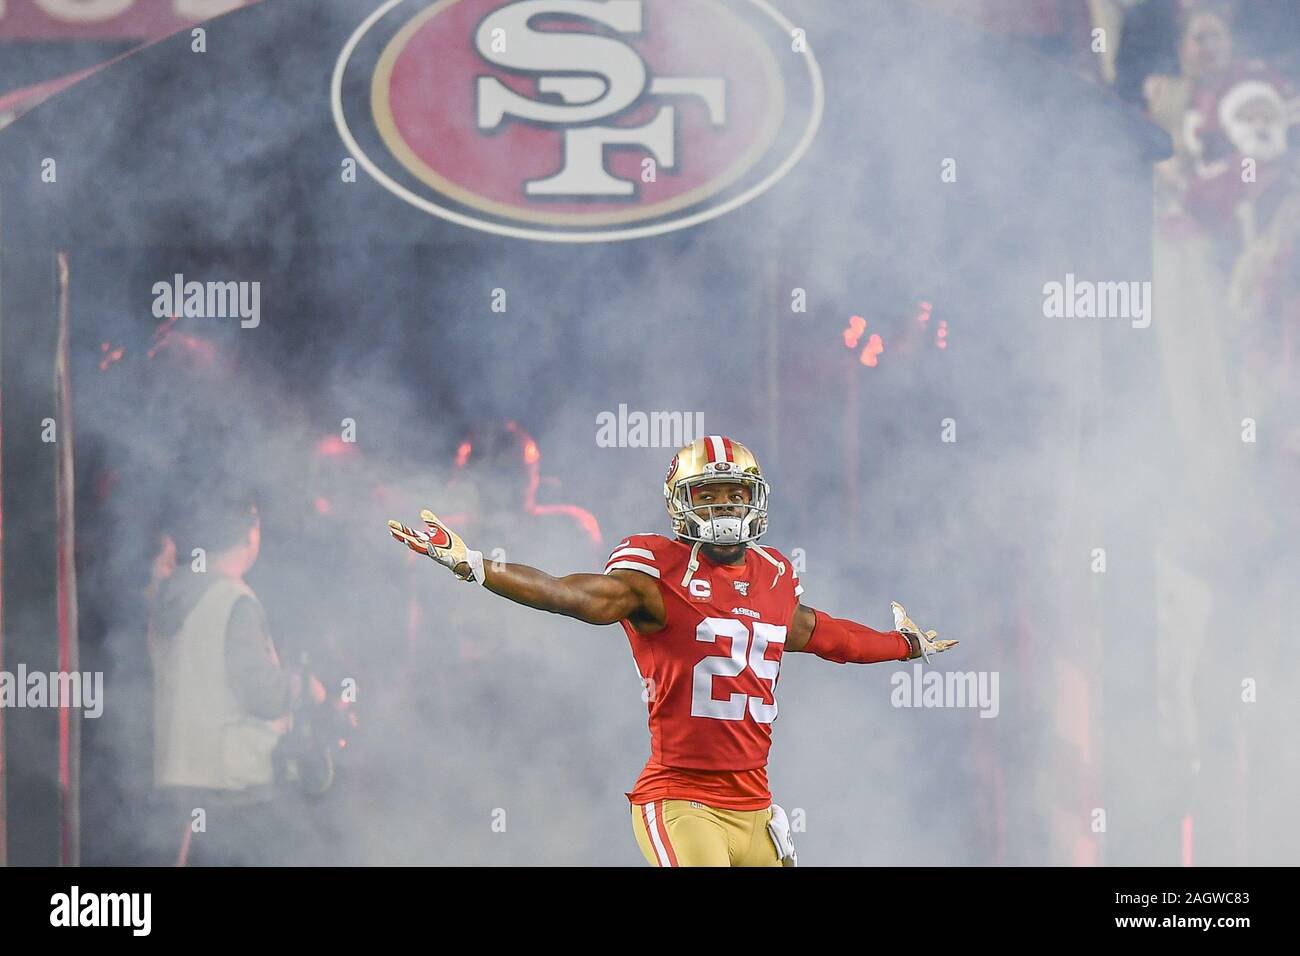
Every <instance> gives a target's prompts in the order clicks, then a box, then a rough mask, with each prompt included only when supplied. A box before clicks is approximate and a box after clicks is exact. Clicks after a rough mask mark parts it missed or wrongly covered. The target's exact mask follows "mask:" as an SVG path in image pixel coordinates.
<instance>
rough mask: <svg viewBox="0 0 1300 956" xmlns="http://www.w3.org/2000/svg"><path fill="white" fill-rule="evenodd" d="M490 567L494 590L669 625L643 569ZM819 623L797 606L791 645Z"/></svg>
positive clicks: (580, 614) (639, 626)
mask: <svg viewBox="0 0 1300 956" xmlns="http://www.w3.org/2000/svg"><path fill="white" fill-rule="evenodd" d="M484 571H485V575H486V577H487V582H486V583H487V589H488V590H489V591H491V592H493V593H494V594H499V595H501V596H502V597H504V598H509V599H510V600H511V601H514V602H515V603H516V604H523V605H525V606H526V607H535V608H537V609H539V610H542V611H550V612H551V613H553V614H563V615H564V616H565V617H571V618H574V619H575V620H579V621H583V622H585V623H587V624H616V623H618V622H619V621H622V620H624V619H626V620H628V621H629V622H631V624H632V628H633V630H635V631H636V632H637V633H638V634H653V633H655V632H656V631H660V630H663V627H664V624H665V623H666V620H667V617H666V614H665V611H664V600H663V595H662V594H660V593H659V586H658V585H657V584H656V583H655V580H654V578H652V577H650V576H649V575H646V574H642V573H641V572H640V571H626V570H623V569H618V570H615V571H611V572H610V573H609V574H566V575H565V576H564V577H559V578H557V577H554V576H553V575H550V574H547V573H546V572H545V571H539V570H537V568H530V567H529V566H528V565H526V564H494V565H488V566H486V567H485V568H484ZM816 625H817V618H816V611H814V610H813V609H812V608H810V607H808V606H806V605H803V604H800V605H799V606H798V607H796V608H795V611H794V617H793V618H792V619H791V621H790V629H789V631H788V632H787V633H786V637H785V649H786V650H787V651H802V650H803V649H804V648H805V647H807V646H808V641H809V640H811V639H812V633H813V628H814V627H816Z"/></svg>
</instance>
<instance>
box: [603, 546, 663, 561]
mask: <svg viewBox="0 0 1300 956" xmlns="http://www.w3.org/2000/svg"><path fill="white" fill-rule="evenodd" d="M626 557H633V558H649V559H650V560H651V561H653V560H654V559H655V554H654V552H653V551H647V550H646V549H645V548H619V549H618V550H617V551H615V552H614V553H613V554H611V555H610V556H609V560H611V561H613V560H614V559H615V558H626Z"/></svg>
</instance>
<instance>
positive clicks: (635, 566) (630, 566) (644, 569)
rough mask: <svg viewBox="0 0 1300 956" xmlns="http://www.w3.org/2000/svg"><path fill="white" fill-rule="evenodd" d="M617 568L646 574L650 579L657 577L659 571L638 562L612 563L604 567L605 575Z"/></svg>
mask: <svg viewBox="0 0 1300 956" xmlns="http://www.w3.org/2000/svg"><path fill="white" fill-rule="evenodd" d="M618 568H623V569H625V570H628V571H640V572H641V573H642V574H648V575H650V577H652V578H657V577H659V569H658V568H656V567H651V566H650V565H648V564H642V563H641V562H640V561H612V562H610V563H609V564H608V565H607V566H606V567H605V573H606V574H609V572H610V571H614V570H616V569H618Z"/></svg>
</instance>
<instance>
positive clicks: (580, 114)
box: [331, 0, 823, 242]
mask: <svg viewBox="0 0 1300 956" xmlns="http://www.w3.org/2000/svg"><path fill="white" fill-rule="evenodd" d="M794 32H795V31H794V27H793V25H791V24H790V23H789V22H788V21H787V20H786V19H785V18H784V17H783V16H782V15H781V14H780V13H779V12H778V11H776V10H775V9H774V8H773V7H771V6H770V5H769V3H768V2H767V0H653V2H652V0H506V2H503V0H436V2H432V3H430V2H429V0H388V2H386V3H383V4H382V5H381V6H380V7H379V8H378V9H377V10H375V11H374V12H373V13H372V14H371V15H370V16H369V17H367V18H366V20H365V21H364V22H363V23H362V24H361V25H360V26H359V27H358V28H357V30H356V32H354V33H353V35H352V36H351V38H350V39H349V40H348V42H347V44H346V45H345V46H344V48H343V51H342V53H341V54H340V56H339V59H338V62H337V63H336V65H335V69H334V78H333V83H332V87H331V96H332V101H333V109H334V120H335V123H336V125H337V127H338V130H339V134H340V135H341V136H342V138H343V141H344V143H345V144H346V145H347V147H348V149H349V151H350V152H351V154H352V156H353V157H355V159H356V160H357V162H358V164H360V165H361V166H362V167H363V168H364V169H365V170H366V172H368V173H369V174H370V175H371V176H372V177H374V178H375V179H376V180H377V181H378V182H379V183H380V184H381V185H383V186H384V187H385V188H386V189H388V190H389V191H390V192H392V193H394V194H395V195H397V196H400V197H401V198H402V199H404V200H406V201H407V202H410V203H411V204H413V205H415V206H417V207H418V208H420V209H423V210H424V211H426V212H429V213H432V214H433V215H436V216H440V217H442V218H444V219H448V220H450V221H452V222H456V223H459V224H461V225H464V226H468V227H471V228H475V229H481V230H483V231H486V232H491V233H496V234H498V235H506V236H513V237H516V238H526V239H540V240H548V241H555V242H566V241H567V242H575V241H576V242H583V241H607V240H616V239H632V238H637V237H642V236H650V235H656V234H659V233H664V232H669V231H671V230H673V229H681V228H684V227H687V226H690V225H694V224H696V223H700V222H704V221H706V220H709V219H712V218H715V217H717V216H720V215H722V214H724V213H726V212H728V211H730V210H732V209H736V208H738V207H739V206H741V205H743V204H744V203H746V202H748V201H749V200H751V199H753V198H754V197H756V196H758V195H759V194H760V193H762V192H764V191H765V190H767V189H769V188H770V187H771V186H773V185H774V184H775V183H776V182H778V181H779V180H780V179H781V178H782V177H783V176H784V175H785V174H786V173H787V172H789V170H790V169H791V168H792V167H793V166H794V164H795V163H797V162H798V161H799V159H800V158H801V157H802V156H803V154H804V153H805V152H806V151H807V149H808V146H809V144H810V143H811V142H812V139H813V136H814V135H815V134H816V131H817V126H818V124H819V123H820V121H821V113H822V100H823V95H822V80H821V74H820V71H819V69H818V66H817V62H816V60H815V58H814V57H813V54H812V52H811V50H809V49H806V48H804V47H802V46H800V47H799V48H798V52H795V51H792V39H791V38H792V34H794Z"/></svg>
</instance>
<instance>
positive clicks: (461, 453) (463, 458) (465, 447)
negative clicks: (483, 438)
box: [456, 441, 474, 468]
mask: <svg viewBox="0 0 1300 956" xmlns="http://www.w3.org/2000/svg"><path fill="white" fill-rule="evenodd" d="M473 450H474V446H473V445H471V444H470V443H469V442H467V441H463V442H461V443H460V447H459V448H457V449H456V467H457V468H464V467H465V462H467V461H469V455H470V452H472V451H473Z"/></svg>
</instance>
